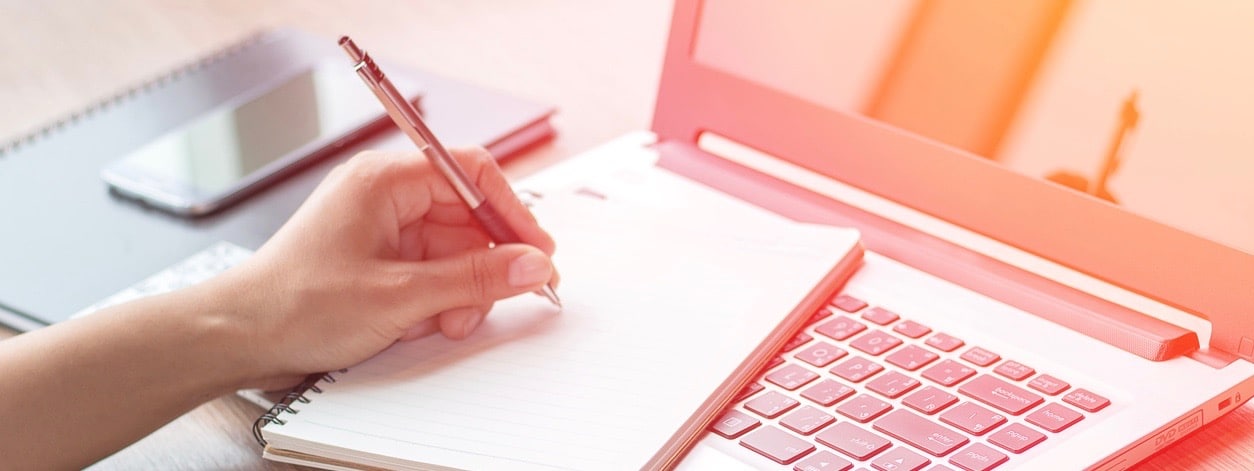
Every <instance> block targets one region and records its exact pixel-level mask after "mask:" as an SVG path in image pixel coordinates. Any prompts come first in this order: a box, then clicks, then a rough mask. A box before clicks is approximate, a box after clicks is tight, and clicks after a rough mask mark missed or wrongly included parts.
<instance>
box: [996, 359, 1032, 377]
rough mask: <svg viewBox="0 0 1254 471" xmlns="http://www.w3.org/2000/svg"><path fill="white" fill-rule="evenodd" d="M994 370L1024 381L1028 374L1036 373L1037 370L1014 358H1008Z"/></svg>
mask: <svg viewBox="0 0 1254 471" xmlns="http://www.w3.org/2000/svg"><path fill="white" fill-rule="evenodd" d="M993 372H994V373H997V374H999V375H1002V376H1005V377H1007V378H1010V379H1013V380H1015V381H1023V380H1024V379H1026V378H1027V377H1028V376H1032V375H1034V374H1036V370H1034V369H1032V367H1030V366H1028V365H1025V364H1023V363H1019V362H1017V361H1012V360H1006V361H1004V362H1002V364H1000V365H997V368H994V369H993Z"/></svg>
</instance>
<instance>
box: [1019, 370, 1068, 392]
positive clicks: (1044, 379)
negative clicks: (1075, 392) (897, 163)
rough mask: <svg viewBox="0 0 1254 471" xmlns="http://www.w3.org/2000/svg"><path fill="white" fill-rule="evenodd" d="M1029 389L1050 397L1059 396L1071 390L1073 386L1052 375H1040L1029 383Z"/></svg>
mask: <svg viewBox="0 0 1254 471" xmlns="http://www.w3.org/2000/svg"><path fill="white" fill-rule="evenodd" d="M1028 387H1029V388H1032V389H1035V390H1037V391H1040V392H1043V393H1045V394H1049V395H1050V396H1057V395H1058V393H1060V392H1063V391H1066V390H1067V389H1069V388H1071V385H1070V384H1067V382H1066V381H1063V380H1061V379H1058V378H1055V377H1053V376H1050V375H1040V376H1037V377H1035V378H1032V381H1028Z"/></svg>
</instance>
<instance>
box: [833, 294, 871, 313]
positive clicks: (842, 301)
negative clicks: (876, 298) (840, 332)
mask: <svg viewBox="0 0 1254 471" xmlns="http://www.w3.org/2000/svg"><path fill="white" fill-rule="evenodd" d="M832 306H835V307H836V309H840V310H842V311H845V312H850V313H853V312H858V311H861V310H862V308H864V307H866V301H863V300H861V299H858V298H855V297H853V296H849V295H847V294H842V295H840V296H837V297H836V299H833V300H832Z"/></svg>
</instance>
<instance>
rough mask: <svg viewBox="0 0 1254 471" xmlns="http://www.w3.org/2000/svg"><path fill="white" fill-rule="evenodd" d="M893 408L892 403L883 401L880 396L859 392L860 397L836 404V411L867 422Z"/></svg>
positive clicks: (861, 421)
mask: <svg viewBox="0 0 1254 471" xmlns="http://www.w3.org/2000/svg"><path fill="white" fill-rule="evenodd" d="M892 408H893V406H892V405H890V404H889V403H887V402H884V401H881V400H879V399H878V398H875V397H871V396H868V395H866V394H859V395H858V397H855V398H853V399H850V400H848V401H845V402H844V403H843V404H841V405H839V406H836V412H839V413H840V414H841V415H843V416H845V417H848V418H850V419H853V420H856V421H858V422H860V423H864V424H865V423H867V422H870V421H871V420H872V419H874V418H876V417H879V416H881V415H883V414H884V413H885V412H888V410H889V409H892Z"/></svg>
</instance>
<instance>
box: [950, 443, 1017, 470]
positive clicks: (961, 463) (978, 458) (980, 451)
mask: <svg viewBox="0 0 1254 471" xmlns="http://www.w3.org/2000/svg"><path fill="white" fill-rule="evenodd" d="M1008 459H1010V458H1009V457H1007V456H1006V455H1004V454H1002V452H1000V451H997V450H994V449H993V447H990V446H988V445H985V444H983V443H972V444H971V446H969V447H966V448H965V449H963V450H962V451H960V452H958V454H956V455H954V456H953V457H952V458H950V459H949V462H950V463H951V464H954V465H956V466H958V467H959V468H962V469H965V470H967V471H988V470H990V469H993V468H996V467H998V466H1000V465H1001V464H1002V463H1005V462H1006V460H1008Z"/></svg>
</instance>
